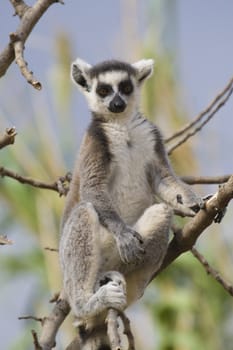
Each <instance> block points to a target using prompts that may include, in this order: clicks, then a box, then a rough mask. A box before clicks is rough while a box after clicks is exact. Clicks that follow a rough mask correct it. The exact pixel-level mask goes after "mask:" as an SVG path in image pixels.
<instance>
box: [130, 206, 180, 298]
mask: <svg viewBox="0 0 233 350" xmlns="http://www.w3.org/2000/svg"><path fill="white" fill-rule="evenodd" d="M172 213H173V212H172V210H171V209H170V208H169V207H168V206H167V205H166V204H155V205H153V206H151V207H149V208H147V209H146V210H145V212H144V213H143V215H142V216H141V217H140V218H139V219H138V221H137V222H136V224H135V226H134V229H135V230H136V231H137V232H138V233H140V235H141V236H142V239H143V244H144V248H145V256H144V259H143V262H142V263H141V264H139V265H135V267H134V268H133V269H132V270H131V271H130V270H129V272H128V274H127V276H126V283H127V301H128V303H131V302H133V301H135V300H136V299H138V298H140V297H141V296H142V294H143V292H144V290H145V288H146V286H147V284H148V282H149V281H150V278H151V276H152V274H153V273H154V272H155V271H157V270H158V269H159V267H160V265H161V263H162V261H163V258H164V256H165V253H166V251H167V247H168V238H169V229H170V226H171V220H172Z"/></svg>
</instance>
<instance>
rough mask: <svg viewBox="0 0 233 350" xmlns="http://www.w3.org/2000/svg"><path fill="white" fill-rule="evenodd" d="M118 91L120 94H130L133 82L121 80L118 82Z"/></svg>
mask: <svg viewBox="0 0 233 350" xmlns="http://www.w3.org/2000/svg"><path fill="white" fill-rule="evenodd" d="M119 91H120V92H121V93H122V94H125V95H130V94H131V93H132V92H133V84H132V82H131V81H130V80H125V81H122V82H121V83H120V84H119Z"/></svg>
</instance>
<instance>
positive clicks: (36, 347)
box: [31, 329, 43, 350]
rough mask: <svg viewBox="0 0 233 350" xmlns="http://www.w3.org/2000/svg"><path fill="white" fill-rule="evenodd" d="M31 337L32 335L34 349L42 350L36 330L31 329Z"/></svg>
mask: <svg viewBox="0 0 233 350" xmlns="http://www.w3.org/2000/svg"><path fill="white" fill-rule="evenodd" d="M31 332H32V337H33V344H34V350H43V349H42V347H41V346H40V343H39V341H38V336H37V333H36V331H34V329H32V331H31Z"/></svg>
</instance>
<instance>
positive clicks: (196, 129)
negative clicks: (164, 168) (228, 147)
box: [167, 87, 233, 155]
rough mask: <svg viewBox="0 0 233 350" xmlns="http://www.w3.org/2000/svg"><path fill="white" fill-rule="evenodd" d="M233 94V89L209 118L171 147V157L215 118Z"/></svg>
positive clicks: (169, 151)
mask: <svg viewBox="0 0 233 350" xmlns="http://www.w3.org/2000/svg"><path fill="white" fill-rule="evenodd" d="M232 93H233V87H231V89H230V90H229V91H228V94H227V95H226V96H225V98H224V99H223V100H222V101H220V102H219V104H218V105H217V106H216V107H215V109H214V110H213V111H212V112H211V113H210V114H209V116H208V117H207V118H206V119H205V120H204V121H203V122H202V123H201V124H200V125H199V126H197V127H196V128H195V129H193V130H192V131H190V132H189V133H187V134H186V135H184V136H183V137H182V138H181V139H180V140H179V141H178V142H176V143H175V144H174V145H173V146H172V147H170V148H169V149H168V151H167V153H168V154H169V155H170V154H171V153H172V152H173V151H174V150H175V149H176V148H178V147H179V146H181V145H182V144H183V143H185V142H186V141H187V140H188V139H189V138H190V137H192V136H194V135H196V134H197V133H198V132H199V131H200V130H201V129H202V128H203V127H204V126H205V125H206V124H207V123H208V122H209V121H210V119H212V118H213V116H214V115H215V114H216V113H217V112H218V111H219V109H220V108H222V107H223V106H224V105H225V103H226V102H227V100H228V99H229V97H230V96H231V94H232Z"/></svg>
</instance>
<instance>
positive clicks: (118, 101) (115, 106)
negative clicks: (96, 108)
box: [108, 94, 126, 113]
mask: <svg viewBox="0 0 233 350" xmlns="http://www.w3.org/2000/svg"><path fill="white" fill-rule="evenodd" d="M125 108H126V103H125V101H124V100H123V99H122V98H121V97H120V96H119V95H118V94H116V95H115V97H114V98H113V99H112V101H111V102H110V104H109V107H108V109H109V110H110V111H111V112H112V113H121V112H124V110H125Z"/></svg>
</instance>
